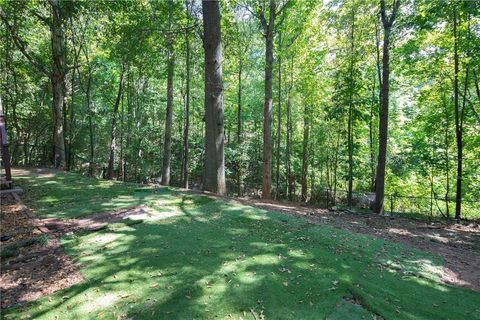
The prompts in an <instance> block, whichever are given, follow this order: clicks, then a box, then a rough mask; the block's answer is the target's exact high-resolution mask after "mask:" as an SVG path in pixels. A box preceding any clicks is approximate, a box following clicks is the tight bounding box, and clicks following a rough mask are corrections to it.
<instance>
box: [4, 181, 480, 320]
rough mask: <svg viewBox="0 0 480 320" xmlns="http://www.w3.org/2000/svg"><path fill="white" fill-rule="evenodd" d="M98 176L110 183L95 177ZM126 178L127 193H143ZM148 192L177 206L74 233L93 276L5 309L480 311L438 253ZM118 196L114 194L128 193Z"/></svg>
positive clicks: (425, 315) (178, 313) (91, 312)
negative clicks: (447, 278)
mask: <svg viewBox="0 0 480 320" xmlns="http://www.w3.org/2000/svg"><path fill="white" fill-rule="evenodd" d="M65 175H67V176H68V177H69V178H68V179H65V178H64V176H65ZM72 176H73V174H57V175H56V177H54V178H50V180H52V181H55V182H56V183H51V184H50V191H51V196H52V197H54V198H55V199H57V200H56V201H57V203H62V197H63V195H64V194H65V193H64V189H63V188H64V187H66V188H75V181H76V179H70V177H72ZM28 179H29V180H28V181H29V183H32V182H33V183H36V184H35V185H34V184H32V190H35V189H37V188H41V183H40V182H39V181H37V180H36V178H35V177H33V176H32V177H29V178H28ZM82 179H84V178H82ZM97 183H98V184H103V183H104V182H103V181H96V180H95V181H94V180H92V184H97ZM71 184H73V186H71ZM87 184H88V183H85V185H87ZM53 186H56V188H57V189H55V188H53ZM121 187H122V185H120V186H119V187H118V190H121V189H122V188H121ZM124 187H125V190H128V191H122V192H125V194H122V195H123V196H129V195H131V193H133V194H135V193H136V192H138V191H135V190H136V189H137V187H135V186H134V185H124ZM116 188H117V187H116ZM82 190H86V191H82ZM110 190H112V189H110ZM82 192H86V193H91V191H90V189H78V190H77V195H78V197H79V199H82V200H79V201H75V198H69V199H70V200H69V202H68V203H69V205H70V206H71V207H76V208H82V207H83V208H89V209H88V210H87V209H84V211H83V214H85V213H86V212H90V213H91V212H94V208H96V205H95V206H91V207H90V206H89V203H88V200H85V197H84V194H82ZM118 192H119V193H120V191H118ZM140 193H145V195H144V196H145V197H144V198H141V197H140V196H138V197H139V198H138V199H140V200H138V201H139V202H142V201H144V200H145V201H147V202H149V203H151V204H152V205H154V206H155V207H156V208H157V209H158V210H159V211H161V210H163V211H174V212H175V214H177V215H176V216H173V217H169V218H165V219H161V220H158V221H155V222H153V221H150V222H145V223H142V224H136V225H130V226H128V225H125V224H112V225H110V227H109V228H108V229H106V230H103V231H100V232H95V233H88V234H82V235H72V236H69V237H66V238H64V239H63V241H62V242H63V245H64V248H65V250H66V251H67V253H68V254H69V255H70V256H71V257H72V258H73V259H74V261H75V262H78V263H80V264H81V265H82V266H83V269H82V273H83V275H84V278H85V281H84V282H83V283H81V284H78V285H75V286H72V287H71V288H68V289H65V290H63V291H61V292H58V293H56V294H53V295H51V296H49V297H45V298H42V299H40V300H37V301H36V302H34V303H31V304H29V305H27V306H24V307H21V308H17V309H10V310H7V311H6V312H5V313H4V315H3V317H4V318H5V319H23V318H35V319H216V318H218V319H262V318H266V319H368V318H374V317H377V319H378V316H380V317H382V318H384V319H480V293H479V292H475V291H472V290H467V289H461V288H456V287H452V286H448V285H444V284H441V283H440V281H439V278H438V272H439V270H440V269H441V268H442V260H441V259H440V258H439V257H438V256H435V255H431V254H428V253H425V252H420V251H417V250H413V249H411V248H409V247H406V246H403V245H399V244H395V243H391V242H386V241H383V240H378V239H375V238H372V237H368V236H362V235H355V234H351V233H348V232H346V231H343V230H340V229H335V228H330V227H327V226H320V225H314V224H310V223H307V222H306V221H304V220H303V219H300V218H296V217H291V216H288V215H284V214H280V213H275V212H268V211H265V210H260V209H256V208H252V207H247V206H240V205H236V204H231V203H226V202H223V201H219V200H214V199H210V198H207V197H204V196H200V195H194V194H189V193H185V192H177V191H175V190H171V189H167V188H163V189H158V190H148V191H147V192H140ZM110 194H111V198H108V197H107V196H106V194H104V195H105V197H104V201H105V202H107V203H110V202H112V201H114V200H112V199H116V198H117V197H118V196H119V195H118V193H115V194H114V193H110ZM39 200H40V201H38V202H37V200H36V199H35V198H34V197H32V198H31V199H30V201H31V203H32V204H34V205H35V206H36V207H37V208H39V209H40V210H43V211H42V212H44V213H45V215H49V216H55V215H57V216H61V217H65V216H67V215H66V212H68V216H76V214H75V211H74V210H67V207H68V206H67V205H66V204H65V205H62V206H60V205H58V206H53V207H52V206H48V207H49V210H48V211H46V210H45V209H44V208H45V207H44V204H43V203H45V202H41V200H42V197H39ZM81 202H83V204H82V203H81ZM122 205H123V204H122ZM52 208H53V210H52ZM354 300H356V301H357V304H353V303H351V302H350V301H354Z"/></svg>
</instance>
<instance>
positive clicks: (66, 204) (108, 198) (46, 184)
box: [15, 169, 164, 219]
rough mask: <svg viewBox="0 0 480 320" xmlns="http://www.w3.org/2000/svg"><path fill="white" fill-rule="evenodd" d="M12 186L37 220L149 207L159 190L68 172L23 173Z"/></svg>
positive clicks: (44, 170)
mask: <svg viewBox="0 0 480 320" xmlns="http://www.w3.org/2000/svg"><path fill="white" fill-rule="evenodd" d="M15 183H16V184H17V185H19V186H20V187H21V188H22V189H23V191H24V192H23V194H22V199H23V201H24V202H25V203H26V204H27V205H28V206H29V207H30V208H32V209H34V210H35V212H36V214H37V215H38V216H40V217H54V218H61V219H71V218H78V217H83V216H87V215H90V214H93V213H97V212H102V211H109V210H115V209H122V208H128V207H133V206H138V205H142V204H149V203H151V201H152V200H155V198H156V195H157V194H158V192H164V190H162V189H152V188H149V187H146V186H142V185H139V184H135V183H122V182H118V181H112V180H99V179H92V178H89V177H86V176H81V175H79V174H75V173H71V172H63V173H59V172H57V171H54V170H49V169H42V173H41V174H38V173H36V170H32V171H29V170H25V171H22V175H21V176H17V177H15Z"/></svg>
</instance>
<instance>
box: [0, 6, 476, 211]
mask: <svg viewBox="0 0 480 320" xmlns="http://www.w3.org/2000/svg"><path fill="white" fill-rule="evenodd" d="M56 2H57V1H55V0H52V1H48V2H47V1H34V0H31V1H1V2H0V3H1V8H0V10H1V11H0V13H1V24H2V29H1V35H0V37H1V39H2V40H1V41H0V63H1V75H0V76H1V79H0V80H1V86H0V89H1V91H0V97H1V101H2V105H3V109H4V111H5V113H6V119H7V126H8V134H9V142H10V148H11V154H12V160H13V163H14V164H15V165H28V166H32V165H50V164H54V163H56V161H57V160H56V158H55V157H56V152H58V148H59V146H58V141H59V140H58V137H57V136H56V135H55V134H54V129H55V128H56V126H58V122H56V120H55V119H58V114H57V115H56V114H55V110H52V99H53V96H54V94H53V92H52V85H51V84H52V82H54V79H55V75H56V73H55V70H57V71H58V70H60V71H61V72H60V74H63V75H64V76H65V79H66V81H65V86H64V88H63V90H64V99H63V101H62V105H61V110H62V114H63V120H62V121H63V122H62V125H63V129H64V138H65V142H64V150H65V159H66V160H65V168H66V169H67V170H75V171H80V172H84V173H85V174H90V175H93V176H102V175H103V176H104V177H108V166H109V160H110V155H111V153H112V150H113V167H112V169H113V177H115V178H117V179H122V180H126V181H137V182H151V181H160V176H161V172H162V157H163V144H164V127H165V119H166V115H165V110H166V105H167V98H168V97H167V78H168V73H169V68H168V66H169V65H170V66H171V65H172V64H170V63H171V62H172V61H173V126H172V146H171V151H172V162H171V181H170V183H171V184H172V185H179V186H180V185H183V180H184V177H185V172H184V171H185V170H188V175H189V179H188V180H189V181H190V185H191V186H200V185H201V183H202V170H203V160H202V159H203V157H204V130H205V128H204V126H205V122H204V97H203V95H204V93H203V92H204V91H203V88H204V81H203V80H204V65H203V61H204V59H203V55H204V50H203V47H202V36H203V34H202V28H201V26H202V19H201V4H200V3H198V2H196V1H193V0H186V1H174V2H173V3H172V2H169V1H131V2H127V1H74V2H72V1H60V2H58V10H59V11H58V12H59V15H60V19H59V20H58V21H57V20H55V19H54V17H53V12H54V9H53V8H54V3H56ZM261 2H262V1H247V0H230V1H222V2H221V13H222V41H223V81H224V108H225V166H226V178H227V190H228V192H229V193H232V194H258V193H259V192H260V190H261V187H262V166H263V161H264V158H263V143H264V140H263V136H262V125H263V117H264V113H263V112H264V109H263V108H264V85H265V71H264V69H265V44H264V42H265V34H264V33H265V30H266V29H265V28H264V27H262V21H261V19H259V17H260V15H259V14H258V12H259V11H258V10H259V8H258V3H261ZM263 2H265V1H263ZM386 3H387V6H388V8H391V7H392V1H386ZM277 4H278V7H279V8H280V7H281V10H279V11H278V15H277V16H276V17H275V27H274V30H273V36H274V38H273V44H274V46H273V53H274V61H273V121H272V127H273V132H272V140H273V151H272V154H273V161H272V196H273V197H275V198H278V199H290V200H303V201H312V202H316V203H322V204H326V203H328V202H329V201H332V200H335V201H337V202H338V201H340V202H342V201H343V200H342V199H346V198H347V193H348V189H349V187H348V186H349V183H348V182H349V181H351V182H352V184H351V185H352V191H353V192H354V197H353V198H354V199H353V201H354V202H355V203H354V204H355V205H359V206H362V205H364V204H362V201H363V200H362V195H363V194H364V193H369V192H371V191H373V190H374V188H375V174H376V172H375V170H376V161H377V152H378V121H379V106H380V87H381V86H380V82H381V70H382V68H381V67H382V66H381V65H382V39H383V36H384V34H383V32H384V29H383V28H382V21H381V19H380V13H379V12H380V1H379V0H324V1H314V0H308V1H307V0H305V1H298V0H297V1H278V2H277ZM266 7H268V5H266V4H265V3H264V6H263V8H266ZM389 10H390V9H389ZM479 10H480V2H478V1H467V0H465V1H462V0H445V1H430V0H402V1H401V5H400V9H399V12H398V15H397V19H396V21H395V23H394V25H393V27H392V34H391V39H390V45H391V51H390V70H391V74H390V105H389V117H390V119H389V129H388V130H389V131H388V147H387V161H386V162H387V169H386V184H385V187H386V191H385V192H386V195H387V198H386V200H385V207H386V209H387V210H390V209H393V211H414V212H420V211H421V212H424V213H430V214H433V215H438V214H442V215H445V216H447V215H448V216H453V212H454V210H455V209H454V208H455V192H456V187H457V184H456V183H457V165H458V162H459V161H458V154H459V153H458V149H459V146H458V140H457V139H458V135H459V134H461V136H462V139H463V140H462V143H463V145H462V147H461V148H462V151H463V155H462V156H461V159H462V161H461V162H462V169H463V174H462V177H461V179H462V185H461V194H462V197H463V200H462V201H463V208H462V210H463V214H464V216H465V217H473V216H475V215H478V214H479V212H478V211H479V210H480V209H479V204H478V202H476V200H477V199H480V173H479V170H478V168H479V167H480V130H479V129H480V115H479V113H480V89H479V86H480V14H479ZM263 14H264V15H265V17H267V18H268V17H269V15H270V14H272V13H271V12H264V13H263ZM55 21H57V22H58V26H59V27H60V28H61V30H62V32H63V36H62V39H61V45H62V47H63V52H60V53H61V54H62V55H63V60H64V64H63V65H60V67H59V68H57V69H56V68H55V64H54V63H53V64H52V60H55V56H56V54H55V50H54V48H53V46H52V36H51V34H52V30H54V28H53V27H52V26H53V25H54V24H55ZM57 53H58V52H57ZM455 55H456V56H457V57H458V72H455V60H456V59H455ZM57 67H58V66H57ZM62 72H63V73H62ZM187 78H188V79H187ZM187 80H188V81H187ZM187 83H188V85H187ZM53 87H54V86H53ZM455 87H457V90H456V91H457V95H458V97H457V98H458V101H457V104H456V103H455ZM187 105H188V109H187ZM187 113H188V119H189V120H188V121H186V119H187ZM56 117H57V118H56ZM55 123H57V125H55ZM187 125H188V126H189V130H187V131H185V127H186V126H187ZM186 132H187V133H188V136H186ZM185 138H186V139H185ZM112 141H114V142H113V146H114V148H113V149H112ZM184 142H186V143H187V144H188V148H185V144H184ZM54 149H55V150H54ZM185 150H187V151H188V158H186V157H185ZM185 159H187V160H185ZM185 161H188V165H187V166H185V163H184V162H185ZM413 197H415V198H413ZM327 205H328V204H327Z"/></svg>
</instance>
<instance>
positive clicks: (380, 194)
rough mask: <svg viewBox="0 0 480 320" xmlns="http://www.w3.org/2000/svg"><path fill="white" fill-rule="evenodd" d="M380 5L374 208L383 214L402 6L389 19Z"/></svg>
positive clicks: (381, 0)
mask: <svg viewBox="0 0 480 320" xmlns="http://www.w3.org/2000/svg"><path fill="white" fill-rule="evenodd" d="M380 4H381V16H382V23H383V30H384V34H383V57H382V63H383V65H382V89H381V107H380V126H379V141H378V144H379V145H378V161H377V176H376V179H375V200H374V203H373V208H372V209H373V211H374V212H376V213H380V212H382V210H383V200H384V196H385V166H386V156H387V139H388V138H387V137H388V136H387V135H388V99H389V89H390V88H389V86H390V82H389V81H390V32H391V28H392V25H393V22H394V21H395V17H396V14H397V11H398V8H399V6H400V0H394V4H393V11H392V14H391V16H390V17H387V13H386V9H385V0H380Z"/></svg>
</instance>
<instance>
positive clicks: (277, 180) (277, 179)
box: [275, 34, 282, 199]
mask: <svg viewBox="0 0 480 320" xmlns="http://www.w3.org/2000/svg"><path fill="white" fill-rule="evenodd" d="M281 46H282V35H281V34H279V35H278V48H279V50H280V48H281ZM281 125H282V58H281V56H280V54H279V55H278V105H277V146H276V152H275V153H276V156H275V158H276V159H275V162H276V172H275V184H276V185H275V199H278V197H279V195H280V141H281V137H282V135H281V133H282V129H281Z"/></svg>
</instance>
